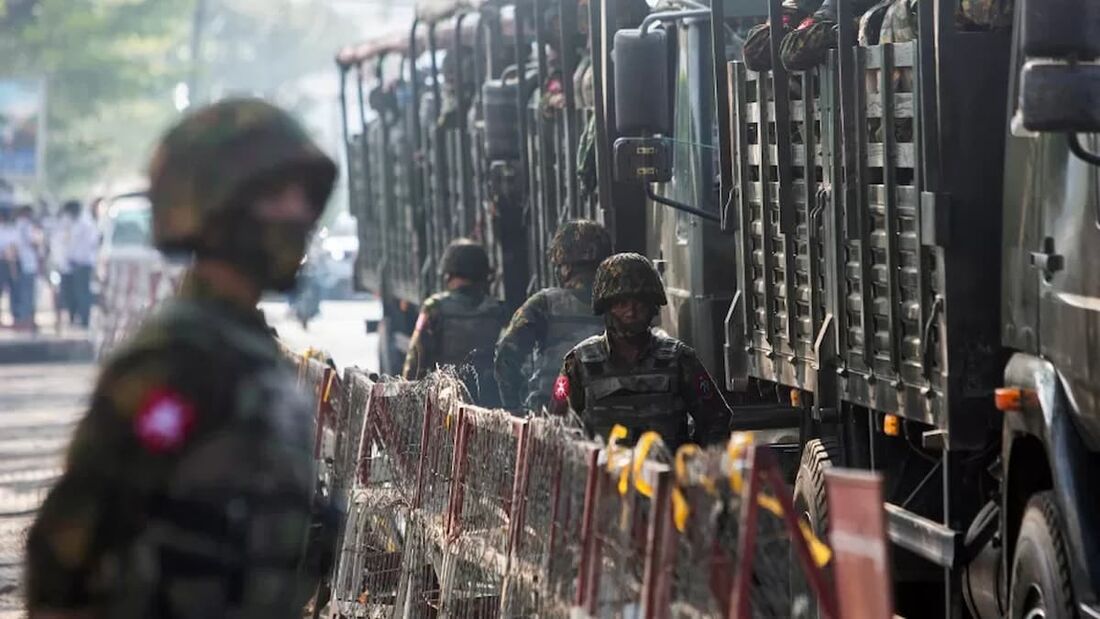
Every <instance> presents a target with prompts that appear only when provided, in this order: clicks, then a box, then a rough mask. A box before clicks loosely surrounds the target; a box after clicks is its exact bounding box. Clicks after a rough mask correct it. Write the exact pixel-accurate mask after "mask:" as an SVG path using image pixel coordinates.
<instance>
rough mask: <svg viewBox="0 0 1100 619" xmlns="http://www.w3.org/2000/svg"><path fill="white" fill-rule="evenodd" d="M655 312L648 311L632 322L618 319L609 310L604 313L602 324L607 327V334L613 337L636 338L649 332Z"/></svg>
mask: <svg viewBox="0 0 1100 619" xmlns="http://www.w3.org/2000/svg"><path fill="white" fill-rule="evenodd" d="M655 315H656V313H655V312H653V311H650V312H649V313H648V314H647V315H644V316H640V317H638V319H637V320H635V321H633V322H629V323H627V322H623V321H622V320H619V319H618V318H616V317H615V316H614V315H612V313H611V312H607V313H606V314H604V324H605V326H606V327H607V333H608V335H611V336H612V337H615V338H636V337H638V336H641V335H644V334H646V333H648V332H649V325H650V324H651V323H652V322H653V317H654V316H655Z"/></svg>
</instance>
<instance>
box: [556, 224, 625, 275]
mask: <svg viewBox="0 0 1100 619" xmlns="http://www.w3.org/2000/svg"><path fill="white" fill-rule="evenodd" d="M610 255H611V235H609V234H608V233H607V229H605V228H604V227H603V226H602V225H600V224H599V223H598V222H595V221H590V220H587V219H577V220H574V221H570V222H568V223H566V224H565V225H563V226H562V227H561V228H559V229H558V231H557V233H556V234H555V235H554V239H553V241H551V243H550V262H551V263H553V264H554V266H564V265H570V264H580V263H585V262H591V263H599V262H602V261H603V260H604V259H606V258H607V257H608V256H610Z"/></svg>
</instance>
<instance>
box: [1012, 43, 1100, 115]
mask: <svg viewBox="0 0 1100 619" xmlns="http://www.w3.org/2000/svg"><path fill="white" fill-rule="evenodd" d="M1020 120H1022V121H1023V126H1024V128H1025V129H1027V130H1028V131H1036V132H1059V133H1098V132H1100V64H1096V63H1079V62H1066V61H1061V60H1029V61H1028V62H1027V63H1026V64H1024V68H1023V71H1022V72H1021V76H1020Z"/></svg>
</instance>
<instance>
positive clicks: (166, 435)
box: [134, 388, 195, 454]
mask: <svg viewBox="0 0 1100 619" xmlns="http://www.w3.org/2000/svg"><path fill="white" fill-rule="evenodd" d="M194 425H195V409H194V407H193V406H191V403H190V402H188V401H187V400H186V399H185V398H184V397H183V396H182V395H180V394H179V393H177V392H175V391H173V390H171V389H166V388H161V389H154V390H153V391H151V392H150V393H149V394H148V395H147V396H146V397H145V399H144V400H143V401H142V404H141V406H140V407H139V408H138V412H137V415H136V416H135V417H134V433H135V434H136V435H137V438H138V442H139V443H141V446H142V447H144V448H145V449H146V450H147V451H149V452H151V453H155V454H160V453H168V452H172V451H176V450H178V449H179V448H180V447H182V446H183V444H184V442H186V441H187V437H188V436H189V435H190V434H191V430H192V429H193V427H194Z"/></svg>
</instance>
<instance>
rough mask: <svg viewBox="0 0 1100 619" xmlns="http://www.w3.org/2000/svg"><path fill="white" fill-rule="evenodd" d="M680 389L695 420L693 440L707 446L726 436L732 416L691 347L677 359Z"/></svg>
mask: <svg viewBox="0 0 1100 619" xmlns="http://www.w3.org/2000/svg"><path fill="white" fill-rule="evenodd" d="M680 380H681V381H682V384H681V389H682V393H684V395H685V398H686V400H687V403H688V406H689V409H690V410H691V416H692V417H693V418H694V419H695V442H697V443H699V444H700V445H703V446H707V445H713V444H715V443H720V442H722V441H724V440H725V439H726V438H728V437H729V433H730V423H731V422H732V420H733V415H732V413H731V412H730V407H729V405H728V404H726V399H725V397H723V396H722V390H721V389H719V388H718V385H717V384H716V383H715V382H714V378H713V377H711V375H710V372H708V371H707V368H706V367H704V366H703V363H702V362H701V361H699V357H698V355H696V354H695V351H694V350H692V349H691V348H688V347H686V346H685V347H684V354H683V355H682V356H681V358H680Z"/></svg>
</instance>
